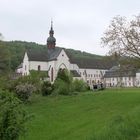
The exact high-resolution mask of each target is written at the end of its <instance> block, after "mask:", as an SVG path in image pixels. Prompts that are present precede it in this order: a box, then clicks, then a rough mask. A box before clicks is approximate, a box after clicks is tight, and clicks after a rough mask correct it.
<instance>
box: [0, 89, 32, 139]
mask: <svg viewBox="0 0 140 140" xmlns="http://www.w3.org/2000/svg"><path fill="white" fill-rule="evenodd" d="M29 118H30V116H29V115H28V114H27V112H25V110H24V108H23V106H22V102H21V101H20V100H19V99H18V98H17V97H15V96H14V95H13V94H12V93H9V92H7V91H1V90H0V140H18V139H19V136H20V135H23V134H24V133H25V130H26V127H25V124H26V122H27V120H28V119H29Z"/></svg>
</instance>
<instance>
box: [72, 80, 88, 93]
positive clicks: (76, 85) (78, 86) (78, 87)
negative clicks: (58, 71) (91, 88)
mask: <svg viewBox="0 0 140 140" xmlns="http://www.w3.org/2000/svg"><path fill="white" fill-rule="evenodd" d="M73 90H74V91H78V92H82V91H86V90H88V86H87V84H86V83H85V82H84V81H83V80H78V79H75V80H74V81H73Z"/></svg>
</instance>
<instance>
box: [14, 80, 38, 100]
mask: <svg viewBox="0 0 140 140" xmlns="http://www.w3.org/2000/svg"><path fill="white" fill-rule="evenodd" d="M35 91H36V88H35V87H34V86H33V85H31V84H28V83H25V84H20V85H17V86H16V88H15V92H16V95H17V97H18V98H19V99H20V100H21V101H23V102H27V101H28V100H29V97H30V96H31V95H32V93H33V92H35Z"/></svg>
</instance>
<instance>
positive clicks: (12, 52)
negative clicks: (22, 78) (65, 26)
mask: <svg viewBox="0 0 140 140" xmlns="http://www.w3.org/2000/svg"><path fill="white" fill-rule="evenodd" d="M3 43H4V46H5V49H7V50H8V52H9V64H8V65H9V67H10V68H11V69H12V70H15V69H16V68H17V66H18V65H19V64H20V63H21V62H22V59H23V56H24V53H25V51H26V50H30V49H32V50H36V51H40V50H44V49H46V45H40V44H37V43H34V42H26V41H9V42H8V41H5V42H3ZM60 47H61V46H60ZM66 51H67V52H68V54H70V55H71V56H72V57H75V58H95V59H96V58H97V59H101V58H102V56H97V55H94V54H90V53H86V52H81V51H78V50H72V49H66Z"/></svg>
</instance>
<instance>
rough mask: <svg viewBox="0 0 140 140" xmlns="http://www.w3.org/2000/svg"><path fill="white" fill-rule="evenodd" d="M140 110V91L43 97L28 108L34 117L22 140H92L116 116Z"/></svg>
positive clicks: (124, 90) (118, 90)
mask: <svg viewBox="0 0 140 140" xmlns="http://www.w3.org/2000/svg"><path fill="white" fill-rule="evenodd" d="M136 108H140V89H108V90H104V91H100V92H86V93H81V94H79V95H75V96H56V97H51V96H50V97H49V96H48V97H41V96H39V95H36V96H35V97H33V98H32V102H31V103H30V104H28V105H26V109H27V110H28V112H30V113H32V114H33V115H34V118H33V119H32V120H31V122H30V123H28V134H27V136H26V137H25V138H21V140H89V139H90V138H91V137H92V135H93V133H95V132H99V131H100V130H101V129H102V128H103V127H104V126H106V125H107V124H108V123H109V122H110V120H111V118H112V117H114V116H117V115H124V116H125V115H127V114H128V113H131V112H132V111H133V110H134V109H136Z"/></svg>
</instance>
